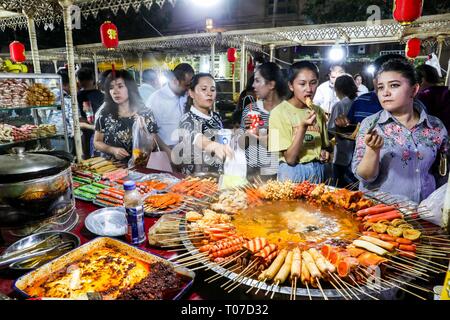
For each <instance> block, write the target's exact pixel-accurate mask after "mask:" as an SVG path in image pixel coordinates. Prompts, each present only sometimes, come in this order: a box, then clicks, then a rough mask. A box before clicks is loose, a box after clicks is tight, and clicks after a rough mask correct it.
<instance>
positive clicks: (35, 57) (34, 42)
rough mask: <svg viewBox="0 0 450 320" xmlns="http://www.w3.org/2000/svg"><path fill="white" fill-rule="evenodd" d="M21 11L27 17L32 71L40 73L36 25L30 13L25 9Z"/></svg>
mask: <svg viewBox="0 0 450 320" xmlns="http://www.w3.org/2000/svg"><path fill="white" fill-rule="evenodd" d="M23 13H24V15H25V16H26V17H27V23H28V35H29V36H30V46H31V56H32V59H33V69H34V73H41V62H40V59H39V49H38V46H37V37H36V25H35V24H34V18H33V16H32V14H30V13H29V12H26V11H25V10H24V11H23Z"/></svg>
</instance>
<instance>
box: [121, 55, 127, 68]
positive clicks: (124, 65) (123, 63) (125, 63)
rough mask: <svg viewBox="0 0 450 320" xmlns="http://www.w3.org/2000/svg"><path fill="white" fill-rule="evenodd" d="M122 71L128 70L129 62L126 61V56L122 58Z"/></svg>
mask: <svg viewBox="0 0 450 320" xmlns="http://www.w3.org/2000/svg"><path fill="white" fill-rule="evenodd" d="M122 69H123V70H127V60H125V57H124V56H122Z"/></svg>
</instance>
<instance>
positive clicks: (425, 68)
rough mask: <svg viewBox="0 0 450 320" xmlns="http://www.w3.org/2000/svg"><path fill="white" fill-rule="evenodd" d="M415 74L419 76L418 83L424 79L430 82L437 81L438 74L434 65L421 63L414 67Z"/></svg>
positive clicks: (436, 82)
mask: <svg viewBox="0 0 450 320" xmlns="http://www.w3.org/2000/svg"><path fill="white" fill-rule="evenodd" d="M416 72H417V76H418V77H419V78H418V80H419V83H422V82H423V81H424V80H425V81H426V82H428V83H430V84H438V83H439V74H438V72H437V70H436V68H435V67H432V66H429V65H427V64H425V63H424V64H421V65H420V66H418V67H417V68H416Z"/></svg>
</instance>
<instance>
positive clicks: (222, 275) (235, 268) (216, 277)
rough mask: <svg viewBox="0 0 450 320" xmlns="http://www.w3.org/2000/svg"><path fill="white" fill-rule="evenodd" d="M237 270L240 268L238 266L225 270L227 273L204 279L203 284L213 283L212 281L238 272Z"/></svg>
mask: <svg viewBox="0 0 450 320" xmlns="http://www.w3.org/2000/svg"><path fill="white" fill-rule="evenodd" d="M239 268H240V266H234V267H233V268H231V269H229V270H227V271H228V272H225V273H224V274H219V273H218V274H215V275H213V276H211V277H209V278H207V279H205V282H207V283H211V282H214V281H216V280H218V279H220V278H222V277H224V276H225V275H226V274H229V273H233V272H234V271H236V270H238V269H239Z"/></svg>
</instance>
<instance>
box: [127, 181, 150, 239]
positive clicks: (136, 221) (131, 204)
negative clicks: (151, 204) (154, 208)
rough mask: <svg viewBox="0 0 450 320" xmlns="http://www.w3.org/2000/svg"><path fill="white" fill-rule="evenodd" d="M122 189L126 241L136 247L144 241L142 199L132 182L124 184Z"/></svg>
mask: <svg viewBox="0 0 450 320" xmlns="http://www.w3.org/2000/svg"><path fill="white" fill-rule="evenodd" d="M123 187H124V189H125V195H124V197H123V204H124V206H125V211H126V214H127V221H128V232H127V241H128V242H129V243H131V244H133V245H138V244H141V243H142V242H144V241H145V239H146V236H145V230H144V206H143V203H142V198H141V195H140V193H139V192H138V191H137V189H136V183H135V182H134V181H127V182H125V183H124V184H123Z"/></svg>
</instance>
